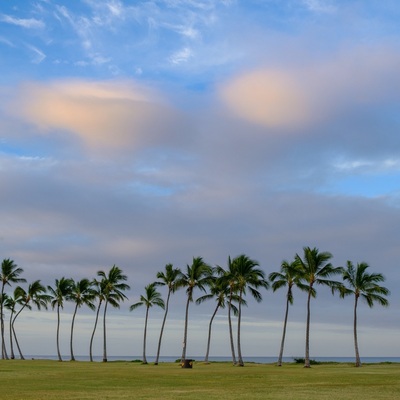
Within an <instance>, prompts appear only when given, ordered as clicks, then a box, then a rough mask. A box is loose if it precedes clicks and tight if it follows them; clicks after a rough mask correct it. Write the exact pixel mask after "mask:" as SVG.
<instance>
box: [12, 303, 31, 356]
mask: <svg viewBox="0 0 400 400" xmlns="http://www.w3.org/2000/svg"><path fill="white" fill-rule="evenodd" d="M27 304H28V303H27V302H25V303H24V305H23V306H22V307H21V309H20V310H19V311H18V312H17V314H15V317H14V318H13V320H12V323H11V329H12V332H13V335H14V339H15V344H16V345H17V349H18V352H19V356H20V358H21V360H25V358H24V356H23V355H22V352H21V348H20V347H19V343H18V339H17V334H16V333H15V329H14V324H15V320H16V319H17V317H18V315H19V314H21V311H22V310H23V309H24V308H25V306H26V305H27ZM10 339H11V338H10ZM13 355H14V354H13Z"/></svg>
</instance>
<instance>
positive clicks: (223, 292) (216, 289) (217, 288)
mask: <svg viewBox="0 0 400 400" xmlns="http://www.w3.org/2000/svg"><path fill="white" fill-rule="evenodd" d="M209 287H210V293H209V294H205V295H204V296H201V297H199V298H198V299H197V300H196V304H201V303H203V302H204V301H206V300H211V299H215V300H216V302H217V304H216V307H215V309H214V312H213V314H212V316H211V319H210V323H209V325H208V338H207V350H206V356H205V358H204V362H206V363H208V355H209V353H210V344H211V328H212V323H213V321H214V318H215V316H216V315H217V312H218V310H219V309H220V308H225V306H226V303H228V305H229V307H230V308H231V309H232V311H233V313H234V315H236V316H237V315H238V309H237V307H236V306H235V305H234V304H232V301H236V302H238V301H239V296H237V295H235V294H233V295H231V290H230V286H229V283H228V281H227V280H226V279H224V278H223V277H219V278H217V279H215V280H212V281H211V282H210V283H209ZM242 303H243V304H246V302H245V300H243V299H242Z"/></svg>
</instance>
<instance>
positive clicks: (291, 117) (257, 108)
mask: <svg viewBox="0 0 400 400" xmlns="http://www.w3.org/2000/svg"><path fill="white" fill-rule="evenodd" d="M399 70H400V53H399V52H396V51H393V49H356V50H353V51H352V52H347V53H345V54H340V55H338V56H337V57H336V58H335V59H331V60H328V61H324V62H314V63H313V64H311V63H310V64H309V65H304V64H303V65H302V66H301V67H292V68H282V69H271V68H260V69H258V70H254V71H250V72H245V73H243V74H241V75H239V76H236V77H234V78H233V79H231V80H230V81H228V82H226V83H225V84H224V85H222V86H221V87H220V92H219V93H220V98H221V99H222V101H223V103H224V104H225V105H226V106H227V107H228V109H229V110H230V111H231V112H232V113H233V114H234V115H236V116H238V117H240V118H243V119H245V120H248V121H250V122H252V123H255V124H259V125H262V126H265V127H269V128H279V129H284V130H288V131H293V130H296V129H299V128H304V127H307V126H312V125H315V124H318V123H321V122H326V121H327V120H330V119H331V118H333V117H336V116H337V115H338V114H340V113H341V112H343V111H344V110H346V109H348V108H349V107H353V106H360V105H361V106H362V105H365V104H379V103H382V102H385V101H387V100H391V99H393V97H397V98H400V96H399V89H400V76H399V74H398V71H399Z"/></svg>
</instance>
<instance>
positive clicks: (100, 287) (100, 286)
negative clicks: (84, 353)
mask: <svg viewBox="0 0 400 400" xmlns="http://www.w3.org/2000/svg"><path fill="white" fill-rule="evenodd" d="M104 284H105V280H100V281H98V280H97V279H94V280H93V291H94V295H95V298H98V299H99V302H98V304H97V310H96V319H95V322H94V327H93V332H92V336H91V337H90V346H89V357H90V361H91V362H93V353H92V348H93V339H94V334H95V332H96V328H97V322H98V320H99V313H100V308H101V305H102V304H103V301H104V300H105V297H104Z"/></svg>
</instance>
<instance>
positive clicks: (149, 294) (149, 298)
mask: <svg viewBox="0 0 400 400" xmlns="http://www.w3.org/2000/svg"><path fill="white" fill-rule="evenodd" d="M144 291H145V295H144V296H143V295H141V296H140V301H139V302H137V303H135V304H132V305H131V306H130V307H129V310H130V311H133V310H135V309H136V308H138V307H140V306H146V317H145V320H144V333H143V364H147V359H146V338H147V321H148V318H149V309H150V307H153V306H157V307H161V308H162V309H163V310H164V309H165V303H164V300H163V299H162V298H161V293H159V292H157V290H156V284H155V283H151V284H150V285H147V286H146V287H145V288H144Z"/></svg>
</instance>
